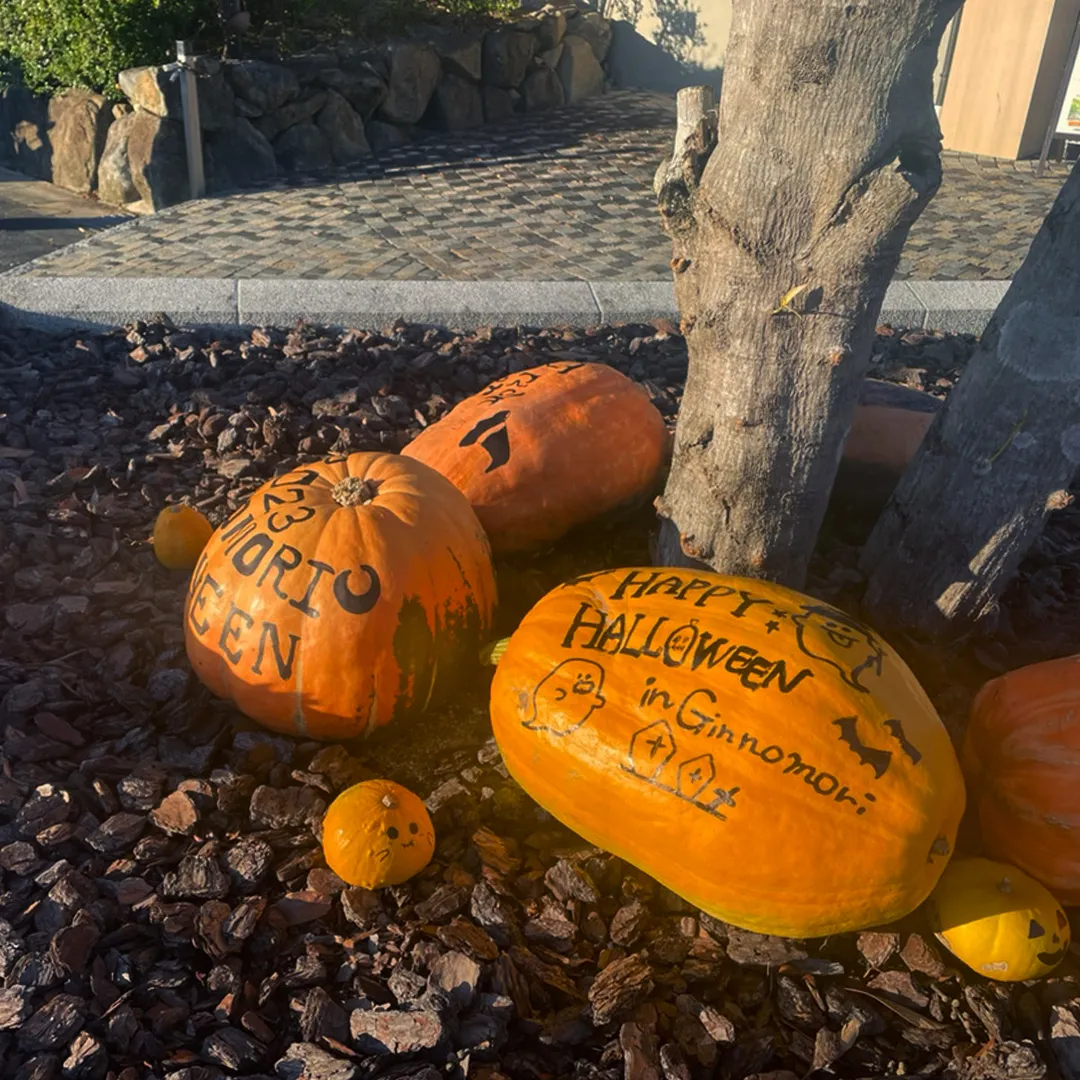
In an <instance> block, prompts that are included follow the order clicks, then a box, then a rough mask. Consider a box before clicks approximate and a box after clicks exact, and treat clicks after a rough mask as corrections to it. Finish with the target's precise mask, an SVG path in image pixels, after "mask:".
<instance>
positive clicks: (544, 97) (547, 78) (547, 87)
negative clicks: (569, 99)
mask: <svg viewBox="0 0 1080 1080" xmlns="http://www.w3.org/2000/svg"><path fill="white" fill-rule="evenodd" d="M521 96H522V97H523V98H524V100H525V109H526V110H527V111H528V112H540V111H542V110H544V109H556V108H558V107H559V106H560V105H565V104H566V95H565V93H564V91H563V85H562V81H561V80H560V79H559V76H558V75H557V74H556V73H555V72H554V71H552V70H551V68H549V67H547V66H545V65H541V66H540V67H537V68H535V69H534V70H532V71H530V72H529V74H528V75H526V76H525V81H524V82H523V83H522V84H521Z"/></svg>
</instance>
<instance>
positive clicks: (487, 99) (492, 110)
mask: <svg viewBox="0 0 1080 1080" xmlns="http://www.w3.org/2000/svg"><path fill="white" fill-rule="evenodd" d="M480 99H481V101H482V102H483V105H484V122H485V123H488V124H493V123H495V122H496V121H498V120H505V119H506V118H507V117H508V116H513V115H514V99H513V96H512V94H511V91H509V90H504V89H503V88H502V87H501V86H489V85H488V84H487V83H484V85H483V86H481V87H480Z"/></svg>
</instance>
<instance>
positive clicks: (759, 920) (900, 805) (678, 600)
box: [491, 568, 964, 937]
mask: <svg viewBox="0 0 1080 1080" xmlns="http://www.w3.org/2000/svg"><path fill="white" fill-rule="evenodd" d="M491 719H492V724H493V727H494V731H495V737H496V739H497V741H498V744H499V748H500V750H501V751H502V754H503V758H504V760H505V762H506V765H507V768H508V769H509V770H510V772H511V773H512V774H513V776H514V778H515V779H516V780H517V781H518V783H520V784H521V786H522V787H523V788H524V789H525V790H526V791H527V792H528V793H529V794H530V795H531V796H532V797H533V798H534V799H536V801H537V802H539V803H540V805H541V806H543V807H544V808H545V809H547V810H548V811H549V812H550V813H551V814H553V815H554V816H555V817H556V818H558V819H559V820H560V821H562V822H563V823H564V824H565V825H567V826H568V827H570V828H571V829H573V830H575V831H576V832H577V833H579V834H580V835H581V836H583V837H585V838H586V839H587V840H589V841H591V842H592V843H594V844H597V845H598V846H600V847H603V848H606V849H607V850H609V851H611V852H613V853H615V854H616V855H619V856H621V857H622V858H624V859H626V860H627V861H628V862H631V863H633V864H634V865H635V866H637V867H639V868H640V869H642V870H644V871H645V872H646V873H648V874H651V875H652V876H653V877H654V878H656V879H657V880H658V881H660V882H661V883H662V884H664V885H666V886H668V887H669V888H670V889H672V890H673V891H674V892H676V893H678V894H679V895H680V896H682V897H683V898H684V899H686V900H688V901H690V902H691V903H693V904H696V905H697V906H698V907H700V908H702V909H703V910H704V911H707V912H710V913H711V914H713V915H716V916H718V917H719V918H721V919H724V920H726V921H728V922H731V923H734V924H735V925H736V926H741V927H743V928H745V929H748V930H756V931H760V932H763V933H771V934H784V935H788V936H794V937H815V936H819V935H825V934H831V933H835V932H839V931H844V930H855V929H860V928H864V927H868V926H874V925H879V924H882V923H887V922H890V921H892V920H894V919H897V918H900V917H901V916H903V915H905V914H907V913H908V912H910V911H912V910H913V909H914V908H916V907H917V906H918V905H919V904H921V903H922V902H923V900H925V899H926V897H927V895H928V894H929V893H930V891H931V889H932V888H933V887H934V885H935V883H936V882H937V879H938V877H939V876H940V874H941V872H942V870H943V868H944V867H945V864H946V862H947V861H948V858H949V855H950V854H951V852H952V848H953V844H954V840H955V836H956V829H957V826H958V824H959V821H960V817H961V815H962V813H963V809H964V784H963V779H962V777H961V773H960V766H959V763H958V761H957V758H956V754H955V752H954V750H953V747H952V743H951V742H950V741H949V736H948V733H947V732H946V730H945V728H944V726H943V725H942V723H941V721H940V720H939V718H938V716H937V714H936V712H935V711H934V708H933V706H932V704H931V703H930V701H929V699H928V698H927V696H926V694H925V693H924V692H923V690H922V688H921V687H920V686H919V684H918V682H917V681H916V679H915V677H914V675H912V673H911V671H910V670H909V669H908V668H907V666H906V665H905V664H904V663H903V661H902V660H901V659H900V658H899V657H898V656H897V655H896V653H894V652H893V651H892V650H891V649H890V648H889V647H888V646H887V645H886V644H885V643H884V642H883V641H882V640H881V639H880V638H879V637H878V636H877V634H875V633H874V632H873V631H872V630H869V629H868V628H866V627H865V626H863V625H861V624H860V623H858V622H857V621H855V620H854V619H853V618H851V617H850V616H848V615H846V614H844V613H843V612H841V611H839V610H837V609H835V608H832V607H830V606H829V605H827V604H824V603H821V602H820V601H817V600H815V599H813V598H811V597H809V596H803V595H801V594H799V593H796V592H793V591H791V590H789V589H785V588H781V587H779V586H776V585H771V584H768V583H766V582H763V581H751V580H746V579H741V578H734V577H722V576H720V575H717V574H710V573H693V572H691V571H678V572H675V571H672V570H668V569H655V568H633V569H626V570H612V571H604V572H601V573H597V574H591V575H586V576H584V577H581V578H578V579H576V580H574V581H571V582H568V583H566V584H565V585H562V586H560V587H559V588H557V589H555V590H553V591H552V592H550V593H548V595H547V596H545V597H544V598H543V599H542V600H541V601H540V602H539V603H538V604H537V605H536V606H535V607H534V608H533V609H532V611H530V612H529V614H528V615H527V616H526V617H525V619H524V620H523V622H522V623H521V625H520V626H519V627H518V629H517V631H516V632H515V633H514V635H513V636H512V637H511V638H510V640H509V643H508V644H507V646H506V649H505V652H504V653H503V655H502V657H501V658H500V659H499V661H498V668H497V670H496V672H495V678H494V681H493V683H492V688H491Z"/></svg>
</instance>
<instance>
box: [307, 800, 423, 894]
mask: <svg viewBox="0 0 1080 1080" xmlns="http://www.w3.org/2000/svg"><path fill="white" fill-rule="evenodd" d="M322 828H323V838H322V843H323V855H324V856H325V857H326V865H327V866H329V867H330V869H331V870H333V871H334V873H335V874H337V876H338V877H339V878H341V880H342V881H345V882H348V884H350V885H358V886H360V887H361V888H364V889H381V888H382V887H384V886H386V885H400V884H401V883H402V882H403V881H408V880H409V878H411V877H415V875H417V874H419V873H420V871H421V870H423V869H424V867H425V866H427V864H428V863H429V862H431V856H432V855H433V854H434V852H435V827H434V826H433V825H432V824H431V818H430V817H429V816H428V812H427V807H425V806H424V804H423V802H422V801H421V800H420V798H419V796H417V795H414V794H413V793H412V792H411V791H409V790H408V788H403V787H402V786H401V785H400V784H395V783H394V782H393V781H392V780H365V781H364V782H363V783H361V784H354V785H353V786H352V787H350V788H347V789H346V790H345V791H343V792H342V793H341V794H340V795H339V796H338V797H337V798H336V799H335V800H334V801H333V802H332V803H331V804H330V809H329V810H327V811H326V816H325V817H324V818H323V827H322Z"/></svg>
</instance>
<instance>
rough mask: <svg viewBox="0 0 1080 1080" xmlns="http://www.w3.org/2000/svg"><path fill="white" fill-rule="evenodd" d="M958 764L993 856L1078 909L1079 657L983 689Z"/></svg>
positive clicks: (1030, 669)
mask: <svg viewBox="0 0 1080 1080" xmlns="http://www.w3.org/2000/svg"><path fill="white" fill-rule="evenodd" d="M961 763H962V765H963V767H964V774H965V776H966V777H967V781H968V786H969V788H970V790H971V798H972V805H973V806H974V807H975V808H976V810H977V812H978V816H979V825H980V828H981V830H982V838H983V843H984V845H985V847H986V850H987V851H988V852H989V853H990V855H992V856H993V857H994V858H996V859H1002V860H1004V861H1006V862H1011V863H1013V864H1015V865H1016V866H1019V867H1020V868H1021V869H1022V870H1026V871H1027V872H1028V873H1029V874H1030V875H1031V876H1032V877H1033V878H1035V880H1036V881H1039V882H1041V883H1042V884H1043V885H1045V886H1046V887H1047V888H1048V889H1049V890H1050V891H1051V892H1052V893H1053V894H1054V896H1056V897H1057V898H1058V900H1060V901H1061V902H1062V903H1063V904H1066V905H1072V904H1080V655H1078V656H1068V657H1065V658H1063V659H1061V660H1050V661H1047V662H1046V663H1043V664H1031V665H1029V666H1027V667H1022V668H1018V669H1017V670H1016V671H1010V672H1009V673H1008V674H1007V675H1002V676H1001V677H1000V678H998V679H993V680H991V681H990V682H988V683H987V684H986V685H985V686H984V687H983V688H982V690H980V691H979V693H978V696H977V697H976V698H975V701H974V703H973V705H972V708H971V716H970V719H969V721H968V729H967V734H966V736H965V739H964V747H963V751H962V754H961Z"/></svg>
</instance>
